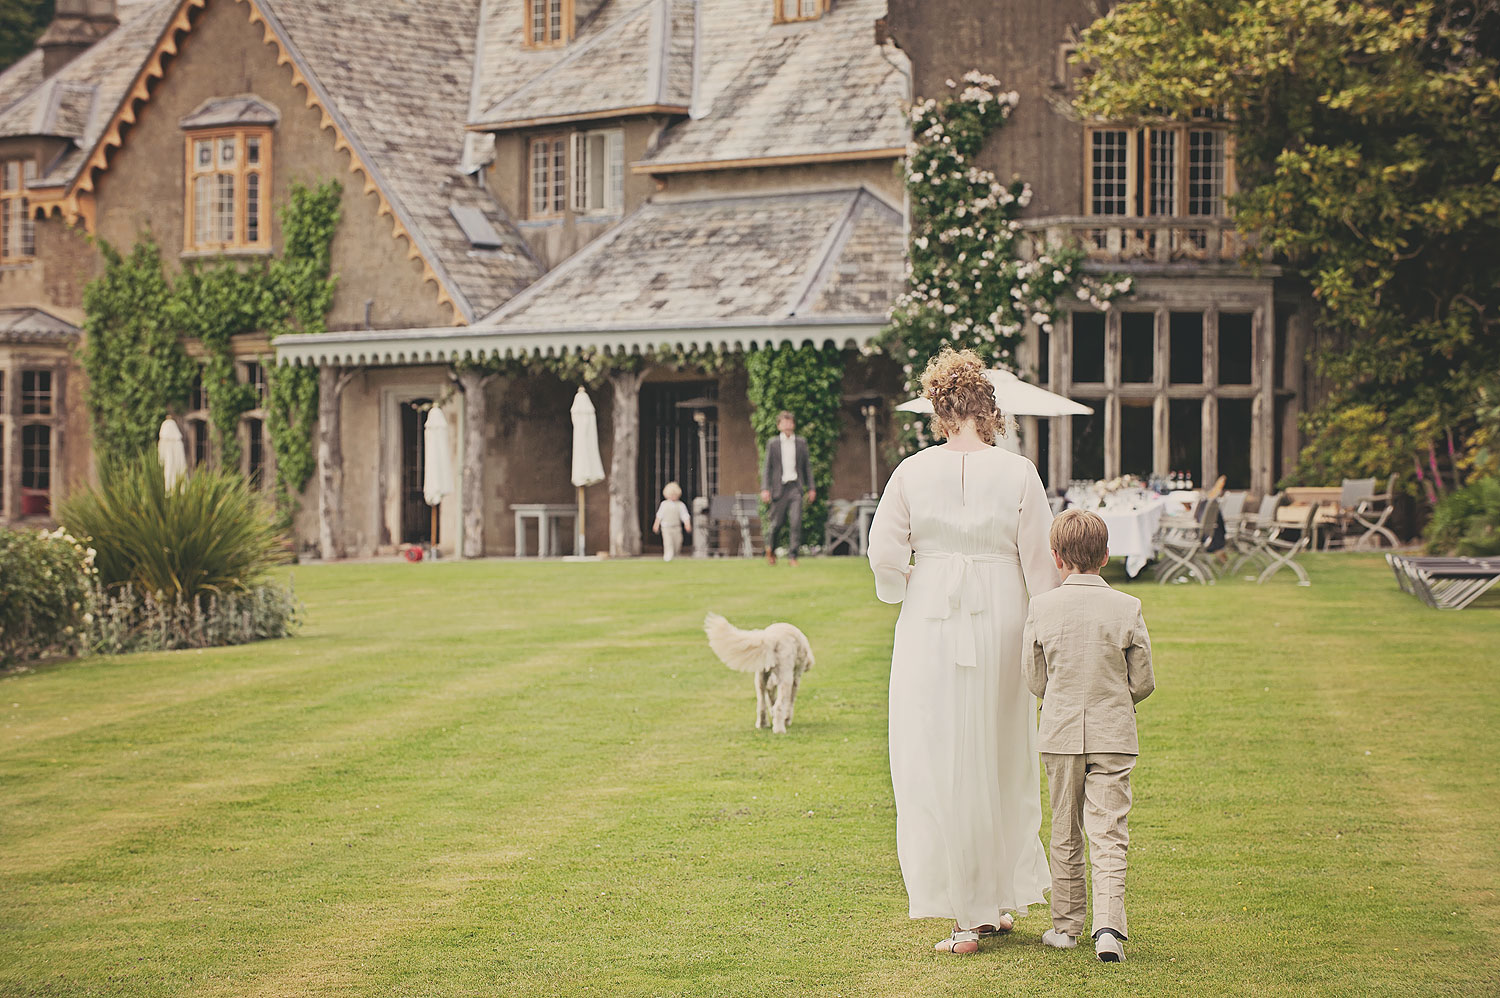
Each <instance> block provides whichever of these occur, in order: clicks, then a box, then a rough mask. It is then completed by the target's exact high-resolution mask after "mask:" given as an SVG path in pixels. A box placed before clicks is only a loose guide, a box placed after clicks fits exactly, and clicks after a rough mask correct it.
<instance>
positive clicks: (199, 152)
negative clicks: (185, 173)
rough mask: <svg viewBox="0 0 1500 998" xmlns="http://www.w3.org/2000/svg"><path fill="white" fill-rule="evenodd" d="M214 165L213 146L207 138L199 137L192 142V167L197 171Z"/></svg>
mask: <svg viewBox="0 0 1500 998" xmlns="http://www.w3.org/2000/svg"><path fill="white" fill-rule="evenodd" d="M213 167H214V146H213V143H212V142H209V141H208V140H207V139H200V140H198V141H197V142H194V143H193V168H194V169H195V170H197V171H199V172H202V171H204V170H212V169H213Z"/></svg>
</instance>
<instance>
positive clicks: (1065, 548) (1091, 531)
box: [1047, 509, 1109, 572]
mask: <svg viewBox="0 0 1500 998" xmlns="http://www.w3.org/2000/svg"><path fill="white" fill-rule="evenodd" d="M1047 542H1048V543H1049V544H1051V545H1052V550H1053V551H1056V552H1057V556H1058V557H1059V558H1061V559H1062V560H1063V564H1064V565H1068V566H1071V567H1072V568H1077V569H1080V570H1082V571H1085V572H1092V571H1094V570H1095V569H1097V568H1103V567H1104V563H1105V562H1107V561H1109V526H1108V525H1107V524H1106V523H1105V522H1104V520H1103V519H1101V518H1100V517H1099V516H1098V514H1095V513H1090V512H1088V511H1087V510H1082V509H1065V510H1063V511H1062V512H1061V513H1059V514H1057V519H1055V520H1053V521H1052V530H1051V531H1050V532H1049V533H1048V535H1047Z"/></svg>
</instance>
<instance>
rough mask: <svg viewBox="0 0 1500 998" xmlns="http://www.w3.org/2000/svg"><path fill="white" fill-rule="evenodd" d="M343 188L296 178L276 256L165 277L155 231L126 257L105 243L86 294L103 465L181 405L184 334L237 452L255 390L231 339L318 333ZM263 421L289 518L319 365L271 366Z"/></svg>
mask: <svg viewBox="0 0 1500 998" xmlns="http://www.w3.org/2000/svg"><path fill="white" fill-rule="evenodd" d="M341 195H342V187H341V186H340V184H339V183H338V182H337V181H329V182H327V183H324V184H321V185H319V186H317V187H307V186H304V185H300V184H298V185H293V188H292V191H291V197H290V198H289V200H288V202H287V204H286V206H285V207H284V208H283V209H282V212H281V222H282V246H283V249H282V253H281V255H280V256H278V257H276V258H275V259H272V260H270V261H260V262H255V263H245V262H243V261H236V260H232V259H226V258H220V259H217V260H213V261H208V262H203V263H195V264H189V265H188V266H187V267H185V268H184V269H183V271H182V273H181V274H180V275H178V277H177V280H176V281H175V283H173V282H169V281H168V280H167V278H166V274H165V272H164V270H163V268H162V261H161V250H160V248H159V247H158V246H157V245H156V243H155V241H154V240H152V239H151V237H150V236H146V237H144V238H142V239H141V240H139V241H138V242H137V243H136V245H135V247H134V248H133V249H132V250H131V252H130V254H129V256H122V255H121V254H120V253H119V252H118V251H116V250H115V249H114V248H113V247H111V246H110V245H109V244H108V243H105V242H104V241H103V240H100V241H99V247H100V252H101V253H102V255H103V257H104V263H105V267H104V273H103V274H102V275H100V277H99V278H97V279H96V280H94V281H93V282H91V283H90V284H89V286H88V288H87V289H86V290H85V292H84V311H85V313H86V315H87V319H86V321H85V329H86V331H87V334H88V339H87V344H86V346H85V348H84V351H83V364H84V370H85V371H86V373H87V374H88V376H89V391H88V405H89V412H90V415H91V417H92V420H93V426H94V446H95V452H96V454H97V456H98V458H99V460H100V461H101V462H106V463H107V462H111V461H118V460H129V459H131V458H133V457H135V456H136V455H138V454H139V453H141V452H142V451H146V450H150V449H151V448H153V447H154V446H155V444H156V439H157V434H158V433H159V431H160V427H161V422H162V420H163V419H165V418H166V416H167V415H168V413H169V412H173V411H176V412H182V411H183V410H184V409H185V407H186V405H187V402H188V396H189V393H190V392H191V390H192V384H193V377H194V374H195V373H196V372H195V365H194V363H193V361H192V360H191V359H190V358H189V357H188V355H187V351H186V350H185V349H184V347H183V342H184V340H187V339H192V340H197V341H198V342H199V343H200V344H202V346H203V351H204V360H203V387H204V390H205V394H206V395H207V398H208V413H209V421H210V422H211V423H212V424H213V427H214V437H215V440H216V443H217V446H218V454H219V462H220V464H221V466H223V467H228V468H236V467H238V466H239V461H240V446H239V437H238V434H237V430H238V428H239V422H240V417H241V416H242V415H244V413H246V412H248V411H249V410H250V409H253V408H254V407H255V404H256V402H257V399H256V396H255V390H254V388H253V387H252V386H250V385H245V384H241V383H240V381H239V378H238V377H237V376H236V373H235V366H234V353H233V338H234V337H235V336H237V335H239V334H241V333H252V332H256V331H264V332H266V333H267V334H268V335H269V336H270V337H271V338H272V339H274V338H275V337H277V336H279V335H281V334H282V333H287V332H322V331H323V330H324V329H325V328H326V324H325V320H326V316H327V314H328V310H329V308H330V307H332V304H333V289H334V286H335V283H336V279H335V278H334V277H332V276H331V274H330V271H331V269H332V256H331V253H332V243H333V234H334V231H335V230H336V229H337V227H338V221H339V212H340V203H341V202H340V198H341ZM268 375H269V381H270V385H269V391H270V401H269V403H268V413H267V422H268V424H269V426H268V429H269V430H270V436H271V441H272V445H273V447H274V448H275V451H276V470H277V499H278V505H279V506H280V507H281V510H282V512H283V515H284V516H287V517H289V516H290V514H291V511H292V509H293V507H294V505H295V503H296V497H297V495H298V493H300V492H301V491H302V488H303V486H305V485H306V484H307V480H308V478H309V477H311V475H312V472H313V468H314V466H315V461H314V458H313V456H312V454H313V450H312V435H313V428H314V423H315V421H316V418H317V408H318V399H317V389H318V379H317V372H316V371H314V370H312V369H310V368H286V369H284V370H276V369H271V370H270V371H268Z"/></svg>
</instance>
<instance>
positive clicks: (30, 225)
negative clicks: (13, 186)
mask: <svg viewBox="0 0 1500 998" xmlns="http://www.w3.org/2000/svg"><path fill="white" fill-rule="evenodd" d="M16 208H17V210H18V211H19V212H20V213H21V224H20V225H19V226H17V228H19V229H20V233H21V247H20V249H21V253H20V255H21V256H23V257H28V256H36V221H35V219H33V218H32V217H31V201H30V199H29V198H16Z"/></svg>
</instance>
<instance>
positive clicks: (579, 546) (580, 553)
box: [573, 485, 584, 558]
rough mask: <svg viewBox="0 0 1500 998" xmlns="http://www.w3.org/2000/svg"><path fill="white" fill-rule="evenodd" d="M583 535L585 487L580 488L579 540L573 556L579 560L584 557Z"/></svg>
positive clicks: (574, 544) (575, 545)
mask: <svg viewBox="0 0 1500 998" xmlns="http://www.w3.org/2000/svg"><path fill="white" fill-rule="evenodd" d="M583 533H584V508H583V486H582V485H580V486H578V539H577V540H576V541H574V543H573V554H574V555H576V556H577V557H579V558H582V557H583V544H584V541H583Z"/></svg>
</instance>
